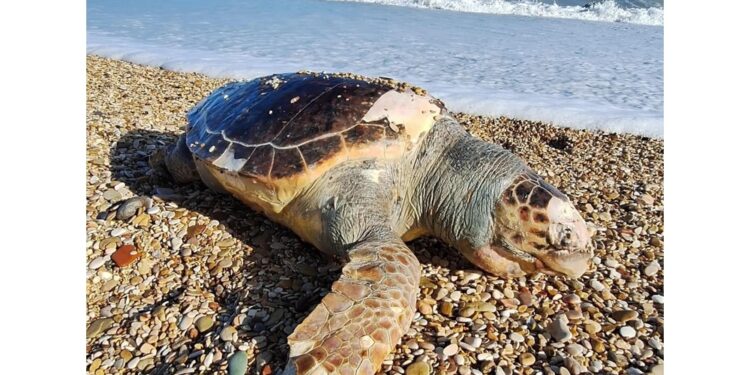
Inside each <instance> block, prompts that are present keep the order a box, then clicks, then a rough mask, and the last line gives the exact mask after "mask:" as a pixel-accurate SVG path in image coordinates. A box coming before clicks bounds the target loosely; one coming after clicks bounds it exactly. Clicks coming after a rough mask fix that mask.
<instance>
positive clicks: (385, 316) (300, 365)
mask: <svg viewBox="0 0 750 375" xmlns="http://www.w3.org/2000/svg"><path fill="white" fill-rule="evenodd" d="M349 259H350V261H349V263H348V264H346V266H344V268H343V269H342V275H341V278H340V279H339V280H338V281H336V282H335V283H333V286H332V288H331V292H330V293H328V294H327V295H326V296H325V297H323V300H322V301H321V303H320V304H319V305H318V306H317V307H315V309H314V310H313V312H312V313H311V314H310V315H309V316H308V317H307V318H305V320H304V321H303V322H302V323H300V325H298V326H297V328H296V329H295V330H294V332H293V333H292V334H291V335H290V336H289V339H288V341H289V348H290V350H289V362H288V364H287V366H286V369H285V370H284V374H285V375H286V374H313V373H315V374H318V373H321V374H323V373H337V372H338V373H352V374H353V373H355V372H357V373H360V372H358V370H359V371H364V372H361V373H365V374H372V373H375V371H377V370H378V369H380V366H381V364H382V362H383V359H384V358H385V356H386V355H387V354H388V353H390V352H391V351H393V349H394V348H395V347H396V345H397V344H398V342H399V341H400V339H401V337H402V336H403V335H404V334H405V333H406V331H407V329H408V328H409V325H410V323H411V320H412V318H413V317H414V312H415V309H416V299H417V293H418V292H419V275H420V267H419V262H418V261H417V258H416V257H415V256H414V254H412V252H411V250H409V248H408V247H406V245H405V244H404V243H403V241H401V240H400V239H399V238H398V236H396V235H395V234H393V235H388V236H387V238H380V239H370V240H367V241H364V242H360V243H359V244H357V245H356V246H354V248H353V249H352V250H351V251H350V253H349ZM347 370H349V372H347Z"/></svg>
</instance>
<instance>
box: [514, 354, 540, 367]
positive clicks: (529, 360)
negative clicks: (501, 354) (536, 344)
mask: <svg viewBox="0 0 750 375" xmlns="http://www.w3.org/2000/svg"><path fill="white" fill-rule="evenodd" d="M518 358H519V362H521V366H523V367H529V366H531V365H533V364H534V362H536V357H534V355H533V354H531V353H523V354H521V355H520V356H519V357H518Z"/></svg>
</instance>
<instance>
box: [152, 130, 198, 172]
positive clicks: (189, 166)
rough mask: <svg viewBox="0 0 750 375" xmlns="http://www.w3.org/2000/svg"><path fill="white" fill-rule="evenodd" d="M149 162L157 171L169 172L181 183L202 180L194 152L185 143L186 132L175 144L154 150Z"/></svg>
mask: <svg viewBox="0 0 750 375" xmlns="http://www.w3.org/2000/svg"><path fill="white" fill-rule="evenodd" d="M148 164H149V165H150V166H151V168H153V169H154V170H156V171H157V172H159V173H162V174H168V175H169V176H171V177H172V178H173V179H174V180H175V182H177V183H180V184H187V183H190V182H194V181H200V177H199V176H198V170H197V169H196V167H195V161H194V160H193V154H192V153H191V152H190V149H188V147H187V144H186V143H185V135H184V134H183V135H181V136H180V138H178V139H177V142H176V143H175V144H173V145H168V146H166V147H164V148H162V149H159V150H157V151H156V152H154V153H153V154H152V155H151V156H150V157H149V159H148Z"/></svg>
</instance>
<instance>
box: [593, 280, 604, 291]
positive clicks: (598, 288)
mask: <svg viewBox="0 0 750 375" xmlns="http://www.w3.org/2000/svg"><path fill="white" fill-rule="evenodd" d="M589 284H590V285H591V287H592V288H593V289H594V290H596V291H597V292H601V291H603V290H604V284H602V283H601V282H599V280H597V279H591V282H590V283H589Z"/></svg>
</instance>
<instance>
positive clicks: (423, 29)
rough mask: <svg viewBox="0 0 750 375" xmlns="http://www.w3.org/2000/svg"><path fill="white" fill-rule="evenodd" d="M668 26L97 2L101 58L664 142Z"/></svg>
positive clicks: (288, 4) (303, 6)
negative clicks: (358, 90) (383, 84)
mask: <svg viewBox="0 0 750 375" xmlns="http://www.w3.org/2000/svg"><path fill="white" fill-rule="evenodd" d="M662 44H663V28H662V27H659V26H645V25H636V24H628V23H614V22H590V21H583V20H570V19H555V18H547V17H522V16H509V15H490V14H478V13H466V12H451V11H442V10H434V9H429V10H428V9H415V8H408V7H391V6H383V5H379V4H361V3H350V2H349V3H341V2H320V1H308V0H276V1H268V2H266V1H258V2H244V1H226V2H224V3H223V6H221V7H218V6H216V5H215V4H214V3H211V2H205V1H195V0H184V1H180V2H169V1H160V2H151V1H146V0H134V1H129V2H127V3H120V2H108V1H101V0H91V1H90V2H89V3H88V40H87V49H88V52H89V53H92V54H98V55H102V56H106V57H112V58H118V59H123V60H127V61H132V62H136V63H141V64H148V65H154V66H161V67H164V68H167V69H171V70H177V71H186V72H200V73H205V74H208V75H210V76H214V77H230V78H243V79H252V78H255V77H258V76H262V75H267V74H272V73H280V72H293V71H299V70H314V71H349V72H356V73H359V74H365V75H370V76H387V77H393V78H396V79H399V80H404V81H409V82H412V83H414V84H416V85H419V86H422V87H424V88H425V89H427V90H428V91H430V92H431V93H432V94H433V95H435V96H437V97H440V98H441V99H443V101H444V102H445V103H446V105H447V106H448V108H449V109H450V110H453V111H464V112H469V113H473V114H485V115H505V116H510V117H516V118H521V119H528V120H539V121H548V122H552V123H553V124H556V125H560V126H569V127H577V128H588V129H601V130H605V131H615V132H628V133H635V134H641V135H645V136H649V137H661V136H662V134H663V115H662V112H663V87H662V86H663V56H662V54H663V45H662Z"/></svg>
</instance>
